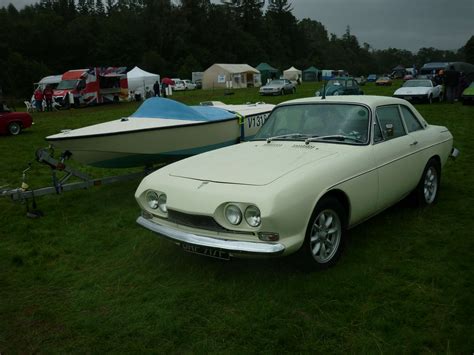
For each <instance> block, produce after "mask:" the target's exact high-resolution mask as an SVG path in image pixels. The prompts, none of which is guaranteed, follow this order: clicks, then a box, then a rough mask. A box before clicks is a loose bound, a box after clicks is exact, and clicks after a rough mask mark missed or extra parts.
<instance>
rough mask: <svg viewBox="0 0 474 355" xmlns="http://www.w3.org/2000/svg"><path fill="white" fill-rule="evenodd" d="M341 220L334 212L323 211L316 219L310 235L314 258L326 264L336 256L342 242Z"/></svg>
mask: <svg viewBox="0 0 474 355" xmlns="http://www.w3.org/2000/svg"><path fill="white" fill-rule="evenodd" d="M341 232H342V228H341V220H340V219H339V216H338V215H337V213H335V212H334V211H332V210H323V211H321V212H320V213H319V215H318V216H317V217H316V218H315V220H314V223H313V227H312V228H311V235H310V238H311V239H310V248H311V252H312V254H313V258H314V259H315V260H316V261H317V262H319V263H325V262H328V261H329V260H331V259H332V257H333V256H334V255H335V254H336V252H337V249H338V247H339V243H340V241H341Z"/></svg>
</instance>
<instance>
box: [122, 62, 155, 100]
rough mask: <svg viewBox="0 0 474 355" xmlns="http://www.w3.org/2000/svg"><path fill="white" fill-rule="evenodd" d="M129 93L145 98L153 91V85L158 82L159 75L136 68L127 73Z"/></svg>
mask: <svg viewBox="0 0 474 355" xmlns="http://www.w3.org/2000/svg"><path fill="white" fill-rule="evenodd" d="M127 80H128V91H129V92H130V93H132V92H133V93H134V94H140V95H142V97H145V93H146V92H147V91H151V90H153V85H154V84H155V83H156V82H157V81H158V82H160V76H159V75H158V74H153V73H149V72H147V71H145V70H143V69H140V68H139V67H135V68H133V69H132V70H130V71H129V72H128V73H127Z"/></svg>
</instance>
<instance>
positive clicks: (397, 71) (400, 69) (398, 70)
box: [391, 65, 407, 78]
mask: <svg viewBox="0 0 474 355" xmlns="http://www.w3.org/2000/svg"><path fill="white" fill-rule="evenodd" d="M406 73H407V71H406V69H405V67H404V66H402V65H397V66H396V67H395V68H393V69H392V74H391V76H392V77H393V78H403V76H404V75H405V74H406Z"/></svg>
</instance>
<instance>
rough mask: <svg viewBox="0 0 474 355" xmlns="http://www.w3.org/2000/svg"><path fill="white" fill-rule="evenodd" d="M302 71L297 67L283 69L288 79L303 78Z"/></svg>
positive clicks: (284, 75)
mask: <svg viewBox="0 0 474 355" xmlns="http://www.w3.org/2000/svg"><path fill="white" fill-rule="evenodd" d="M302 74H303V73H302V71H301V70H299V69H296V68H295V67H291V68H289V69H286V70H285V71H283V77H284V78H285V79H288V80H295V81H296V80H298V78H301V75H302Z"/></svg>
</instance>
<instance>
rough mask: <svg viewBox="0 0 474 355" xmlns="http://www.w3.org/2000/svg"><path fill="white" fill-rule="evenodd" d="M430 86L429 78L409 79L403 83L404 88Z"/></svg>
mask: <svg viewBox="0 0 474 355" xmlns="http://www.w3.org/2000/svg"><path fill="white" fill-rule="evenodd" d="M431 86H432V85H431V81H430V80H409V81H407V82H405V84H403V87H405V88H425V87H431Z"/></svg>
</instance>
